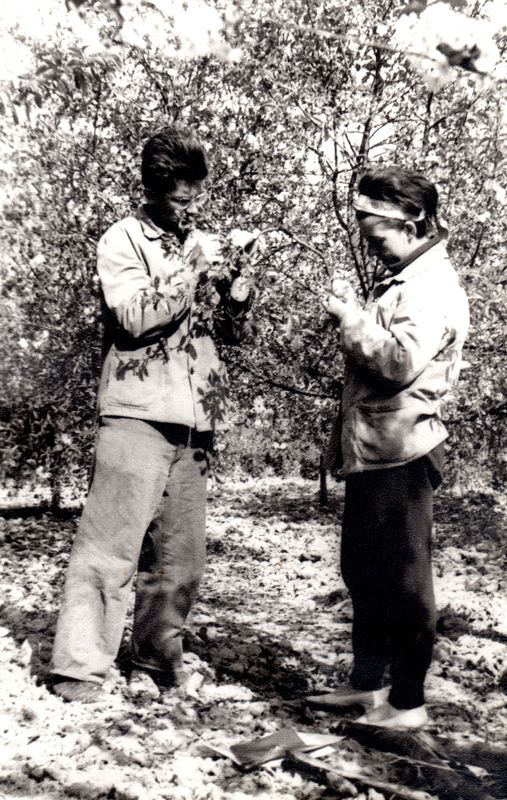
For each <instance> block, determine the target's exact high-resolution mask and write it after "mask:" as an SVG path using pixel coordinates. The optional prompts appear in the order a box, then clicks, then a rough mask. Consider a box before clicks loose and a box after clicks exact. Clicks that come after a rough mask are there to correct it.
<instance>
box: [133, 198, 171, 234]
mask: <svg viewBox="0 0 507 800" xmlns="http://www.w3.org/2000/svg"><path fill="white" fill-rule="evenodd" d="M134 216H135V217H136V218H137V219H138V220H139V222H140V224H141V230H142V232H143V233H144V235H145V236H146V238H147V239H160V238H161V237H162V236H163V235H164V234H165V231H164V230H163V229H162V228H159V227H158V225H155V223H154V222H153V220H152V219H151V217H150V215H149V214H148V211H147V204H146V203H143V205H141V206H139V208H138V209H137V211H136V212H135V215H134Z"/></svg>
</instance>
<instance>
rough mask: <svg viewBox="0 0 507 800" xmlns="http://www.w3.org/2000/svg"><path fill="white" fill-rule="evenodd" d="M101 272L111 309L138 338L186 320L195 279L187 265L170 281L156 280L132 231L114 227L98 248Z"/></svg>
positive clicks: (101, 280)
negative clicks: (146, 265)
mask: <svg viewBox="0 0 507 800" xmlns="http://www.w3.org/2000/svg"><path fill="white" fill-rule="evenodd" d="M97 269H98V273H99V279H100V283H101V287H102V291H103V293H104V300H105V302H106V305H107V307H108V308H109V309H110V311H112V313H113V314H114V316H115V318H116V320H117V321H118V323H119V325H120V326H121V327H122V328H123V329H124V330H125V331H127V333H129V334H130V336H132V337H133V338H135V339H141V338H143V337H145V336H153V335H154V334H157V333H159V332H161V331H162V330H163V329H164V328H166V327H168V326H169V325H171V324H174V323H177V322H178V321H179V320H181V319H183V317H184V316H185V314H186V313H187V312H188V310H189V307H190V302H191V299H192V295H193V291H194V288H195V280H194V279H193V277H192V275H191V274H190V273H189V271H188V269H185V268H184V267H183V266H182V267H181V269H179V270H176V271H175V272H174V274H173V275H172V276H171V278H170V279H169V281H168V282H166V281H164V282H159V281H158V280H157V279H155V280H154V279H152V278H151V277H150V275H149V273H148V271H147V269H146V267H145V265H144V263H143V261H142V259H141V257H140V256H139V255H138V253H137V252H136V250H135V248H134V245H133V243H132V241H131V239H130V236H129V234H128V232H127V231H126V230H125V229H124V228H122V227H120V226H113V227H112V228H110V230H109V231H107V233H105V234H104V236H102V238H101V239H100V241H99V244H98V248H97Z"/></svg>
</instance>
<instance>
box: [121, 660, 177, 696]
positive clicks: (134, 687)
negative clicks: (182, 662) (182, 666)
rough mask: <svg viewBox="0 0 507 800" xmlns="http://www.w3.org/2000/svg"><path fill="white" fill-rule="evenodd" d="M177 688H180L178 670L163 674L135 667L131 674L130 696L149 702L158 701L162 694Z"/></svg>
mask: <svg viewBox="0 0 507 800" xmlns="http://www.w3.org/2000/svg"><path fill="white" fill-rule="evenodd" d="M175 686H179V672H178V671H177V670H173V669H171V670H168V671H167V672H162V670H158V669H149V668H148V667H136V666H134V668H133V669H132V672H131V673H130V679H129V692H130V694H132V695H135V696H139V697H145V698H146V699H148V700H156V699H157V697H159V695H160V693H161V692H164V691H167V690H168V689H174V687H175Z"/></svg>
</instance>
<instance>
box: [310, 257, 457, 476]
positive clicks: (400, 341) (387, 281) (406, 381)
mask: <svg viewBox="0 0 507 800" xmlns="http://www.w3.org/2000/svg"><path fill="white" fill-rule="evenodd" d="M468 325H469V312H468V301H467V298H466V295H465V292H464V290H463V289H462V287H461V286H460V283H459V280H458V276H457V274H456V272H455V270H454V268H453V266H452V265H451V262H450V260H449V257H448V254H447V250H446V247H445V244H444V243H443V242H442V241H439V242H437V243H436V244H435V245H434V246H432V247H430V248H429V249H425V251H424V252H422V254H421V255H419V256H418V257H416V258H415V259H414V260H412V261H411V262H410V263H408V264H407V266H405V267H404V268H403V269H402V270H401V271H400V272H399V273H397V274H392V275H389V276H387V277H383V279H381V280H380V281H379V282H378V283H377V284H376V285H375V286H374V288H373V290H372V292H371V293H370V295H369V297H368V299H367V302H366V305H365V308H364V309H358V308H351V309H350V310H348V311H347V312H346V314H345V316H344V318H343V319H342V321H341V324H340V333H341V342H342V347H343V351H344V353H345V355H346V367H345V376H344V388H343V395H342V400H341V408H340V414H339V418H338V421H337V424H336V425H335V428H334V431H333V434H332V436H331V442H330V446H329V450H328V453H327V458H326V462H325V463H326V466H327V467H330V468H334V469H341V472H342V474H344V475H347V474H351V473H354V472H362V471H365V470H375V469H384V468H387V467H394V466H399V465H401V464H406V463H408V462H409V461H413V460H415V459H416V458H419V457H421V456H423V455H426V454H428V453H429V452H430V451H431V450H433V448H435V447H436V446H437V445H438V444H440V443H441V442H443V441H444V439H446V438H447V435H448V434H447V431H446V429H445V426H444V424H443V422H442V418H441V407H442V401H443V399H444V398H445V396H446V394H447V393H448V391H449V389H450V387H451V386H452V384H453V383H454V381H455V380H456V379H457V377H458V373H459V370H460V366H461V352H462V348H463V343H464V341H465V337H466V334H467V331H468Z"/></svg>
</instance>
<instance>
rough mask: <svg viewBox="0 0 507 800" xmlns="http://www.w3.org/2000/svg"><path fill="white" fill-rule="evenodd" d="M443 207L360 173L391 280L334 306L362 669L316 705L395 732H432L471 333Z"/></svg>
mask: <svg viewBox="0 0 507 800" xmlns="http://www.w3.org/2000/svg"><path fill="white" fill-rule="evenodd" d="M437 205H438V194H437V190H436V188H435V186H434V185H433V184H432V183H430V182H429V181H428V180H426V178H424V177H423V176H422V175H420V174H418V173H414V172H410V171H408V170H404V169H401V168H398V167H392V168H386V169H376V170H372V171H369V172H367V173H366V174H365V175H363V177H362V178H361V180H360V182H359V186H358V196H357V198H356V203H355V209H356V216H357V220H358V224H359V227H360V230H361V234H362V236H363V237H364V239H365V240H366V242H367V245H368V250H369V253H370V255H372V256H377V257H378V258H379V260H380V262H381V270H380V272H379V274H378V276H377V279H376V280H375V283H374V286H373V288H372V290H371V292H370V295H369V297H368V299H367V301H366V305H365V307H364V308H362V307H361V305H360V303H359V302H358V300H357V298H356V295H355V293H354V290H353V289H352V287H351V286H350V285H349V284H347V283H346V282H344V281H341V280H335V281H333V282H332V286H331V289H330V290H329V293H328V296H327V297H326V300H325V301H324V305H325V308H326V310H327V311H328V312H329V313H330V314H332V315H334V316H335V317H336V318H337V320H338V322H339V325H340V336H341V344H342V347H343V351H344V353H345V354H346V370H345V378H344V389H343V396H342V402H341V408H340V415H339V420H338V424H337V426H336V429H335V434H336V435H335V436H334V438H333V442H334V444H333V445H332V446H331V448H330V453H329V454H328V455H329V458H328V466H332V467H333V468H334V469H340V470H341V472H342V474H343V475H344V476H345V482H346V492H345V508H344V516H343V526H342V541H341V570H342V575H343V578H344V581H345V583H346V585H347V587H348V589H349V591H350V595H351V598H352V604H353V628H352V644H353V654H354V664H353V669H352V674H351V678H350V687H348V688H345V687H344V688H342V689H339V690H337V691H335V692H333V693H331V694H325V695H320V696H314V697H313V698H309V699H308V701H309V703H310V704H313V705H317V706H320V707H327V708H332V707H336V708H341V707H345V706H349V705H361V706H362V707H363V708H364V709H365V712H366V713H365V715H364V716H362V717H361V718H360V721H361V722H366V723H368V724H373V725H380V726H384V727H388V728H419V727H421V726H422V725H424V724H425V722H426V721H427V712H426V708H425V699H424V681H425V677H426V672H427V670H428V667H429V665H430V663H431V656H432V647H433V640H434V632H435V600H434V592H433V584H432V572H431V528H432V515H433V490H434V489H435V488H436V486H438V484H439V483H440V480H441V470H442V462H443V455H444V453H443V447H444V446H443V442H444V440H445V439H446V437H447V432H446V429H445V427H444V424H443V422H442V419H441V403H442V400H443V398H444V397H445V395H446V394H447V392H448V390H449V388H450V386H451V385H452V383H453V382H454V381H455V379H456V378H457V375H458V372H459V367H460V357H461V350H462V347H463V342H464V339H465V336H466V333H467V329H468V303H467V299H466V295H465V293H464V291H463V289H462V288H461V286H460V284H459V281H458V277H457V275H456V272H455V271H454V269H453V267H452V265H451V263H450V261H449V257H448V255H447V251H446V246H445V240H444V236H443V229H442V228H440V227H439V225H438V224H437ZM331 461H332V462H333V463H332V464H331ZM388 668H389V672H390V686H385V677H386V676H385V673H386V671H387V669H388Z"/></svg>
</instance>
